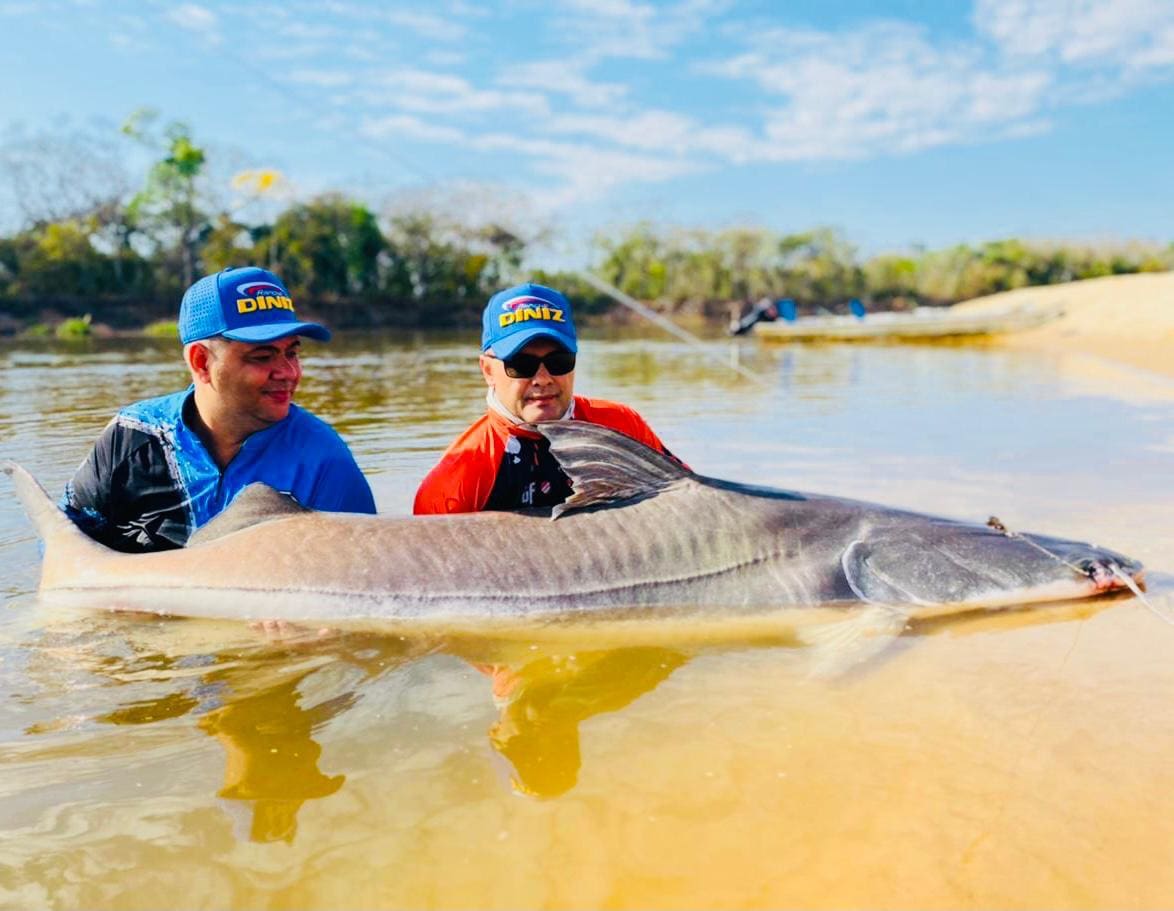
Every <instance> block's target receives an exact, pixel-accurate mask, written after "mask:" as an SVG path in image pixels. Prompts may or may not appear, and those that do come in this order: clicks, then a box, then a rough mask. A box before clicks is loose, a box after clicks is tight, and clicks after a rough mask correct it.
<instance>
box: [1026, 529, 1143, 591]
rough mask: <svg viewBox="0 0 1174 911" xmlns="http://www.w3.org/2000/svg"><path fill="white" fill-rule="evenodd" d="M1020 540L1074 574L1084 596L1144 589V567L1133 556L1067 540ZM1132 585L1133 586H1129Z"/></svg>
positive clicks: (1029, 538) (1034, 537) (1034, 538)
mask: <svg viewBox="0 0 1174 911" xmlns="http://www.w3.org/2000/svg"><path fill="white" fill-rule="evenodd" d="M1023 539H1024V540H1025V541H1026V542H1028V543H1029V544H1032V545H1034V546H1037V547H1039V548H1042V549H1043V550H1044V551H1046V552H1047V553H1048V554H1049V555H1051V556H1052V557H1054V558H1055V559H1056V561H1057V562H1058V563H1060V565H1061V566H1062V567H1064V568H1065V569H1070V570H1071V571H1072V572H1073V574H1075V575H1077V576H1078V584H1079V585H1080V586H1081V587H1082V588H1084V589H1085V590H1086V592H1087V594H1090V595H1098V594H1101V593H1103V592H1112V591H1120V590H1122V589H1126V588H1133V587H1135V586H1136V587H1137V588H1140V589H1144V587H1145V567H1144V566H1142V564H1141V562H1140V561H1138V560H1134V559H1133V558H1132V557H1127V556H1125V555H1124V554H1119V553H1117V552H1116V551H1112V550H1109V549H1107V548H1104V547H1098V546H1096V545H1095V544H1084V543H1081V542H1079V541H1066V540H1064V539H1062V538H1049V537H1045V536H1043V535H1023ZM1061 575H1063V574H1062V573H1061ZM1081 577H1082V578H1081ZM1131 582H1132V583H1133V585H1130V583H1131Z"/></svg>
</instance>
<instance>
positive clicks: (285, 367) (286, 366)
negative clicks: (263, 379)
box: [273, 357, 300, 379]
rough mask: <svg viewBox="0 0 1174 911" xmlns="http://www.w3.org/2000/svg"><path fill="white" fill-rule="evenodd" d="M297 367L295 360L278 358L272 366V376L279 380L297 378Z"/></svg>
mask: <svg viewBox="0 0 1174 911" xmlns="http://www.w3.org/2000/svg"><path fill="white" fill-rule="evenodd" d="M299 366H300V365H299V364H298V361H297V359H296V358H292V357H279V358H277V361H276V362H275V363H274V365H273V375H274V376H277V377H280V378H281V379H286V378H287V377H294V376H297V374H298V368H299Z"/></svg>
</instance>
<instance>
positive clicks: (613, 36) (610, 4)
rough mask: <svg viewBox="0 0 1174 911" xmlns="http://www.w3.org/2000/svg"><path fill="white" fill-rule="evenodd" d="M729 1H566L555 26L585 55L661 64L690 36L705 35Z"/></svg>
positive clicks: (554, 23) (595, 57) (557, 15)
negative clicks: (656, 2) (716, 14)
mask: <svg viewBox="0 0 1174 911" xmlns="http://www.w3.org/2000/svg"><path fill="white" fill-rule="evenodd" d="M727 5H728V4H727V3H726V2H725V0H683V2H680V3H676V4H666V5H653V4H651V3H637V2H633V0H563V3H562V4H561V10H560V12H559V13H558V14H556V18H555V20H554V22H553V25H554V27H555V29H556V30H558V31H560V32H562V33H564V34H566V35H569V36H573V42H574V45H575V46H576V47H577V48H578V49H579V51H580V52H581V53H582V54H583V55H585V56H586V57H589V58H593V59H598V58H604V57H624V58H631V59H637V60H662V59H664V58H665V57H667V56H668V54H669V51H670V50H671V49H672V48H674V47H676V46H677V45H678V44H680V43H681V41H683V40H684V39H685V38H686V37H687V36H688V35H690V34H693V33H695V32H699V31H703V30H704V29H705V28H706V26H707V24H708V19H709V18H710V17H711V16H712V15H713V14H715V13H716V12H719V11H721V10H723V9H725V7H726V6H727Z"/></svg>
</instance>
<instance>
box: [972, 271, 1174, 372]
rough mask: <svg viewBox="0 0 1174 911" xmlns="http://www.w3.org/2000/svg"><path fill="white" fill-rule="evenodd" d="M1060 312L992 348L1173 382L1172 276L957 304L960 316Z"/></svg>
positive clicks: (1103, 281) (1110, 279) (1047, 288)
mask: <svg viewBox="0 0 1174 911" xmlns="http://www.w3.org/2000/svg"><path fill="white" fill-rule="evenodd" d="M1057 306H1059V307H1062V308H1063V309H1064V315H1063V316H1061V317H1060V318H1058V319H1056V320H1053V321H1051V322H1049V323H1047V324H1045V325H1043V326H1039V327H1037V328H1035V329H1027V330H1024V331H1022V332H1017V333H1012V334H1008V335H1004V336H999V337H998V338H997V339H996V340H995V343H996V344H998V345H1002V346H1005V347H1009V348H1019V349H1025V350H1031V351H1038V352H1040V353H1047V354H1051V355H1056V356H1065V355H1080V356H1082V357H1083V358H1084V359H1086V360H1090V361H1095V360H1100V361H1106V362H1111V363H1113V364H1117V365H1122V366H1125V367H1128V368H1132V369H1133V370H1134V371H1144V372H1145V373H1146V374H1150V375H1152V376H1153V377H1156V378H1165V379H1167V380H1174V272H1153V273H1142V274H1132V275H1110V276H1105V277H1104V278H1092V279H1085V280H1084V281H1079V282H1069V283H1067V284H1063V285H1041V286H1036V287H1031V288H1019V289H1017V290H1015V291H1004V292H1002V293H1000V294H992V295H990V296H988V297H979V298H975V299H973V300H969V301H964V302H962V303H959V304H956V305H955V308H956V309H958V310H963V311H975V312H981V311H983V310H991V309H1002V308H1008V307H1016V308H1018V307H1027V308H1029V309H1048V308H1051V307H1057Z"/></svg>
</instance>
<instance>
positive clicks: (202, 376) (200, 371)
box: [183, 342, 212, 383]
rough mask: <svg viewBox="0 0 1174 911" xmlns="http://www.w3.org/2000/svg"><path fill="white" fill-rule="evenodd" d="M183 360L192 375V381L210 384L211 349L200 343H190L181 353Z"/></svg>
mask: <svg viewBox="0 0 1174 911" xmlns="http://www.w3.org/2000/svg"><path fill="white" fill-rule="evenodd" d="M183 356H184V359H185V360H186V361H187V364H188V370H190V371H191V373H192V379H193V380H195V381H196V382H197V383H210V382H211V381H212V371H211V363H212V349H211V347H209V346H208V345H205V344H203V343H202V342H192V343H191V344H190V345H188V346H187V347H186V348H185V349H184V351H183Z"/></svg>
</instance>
